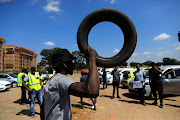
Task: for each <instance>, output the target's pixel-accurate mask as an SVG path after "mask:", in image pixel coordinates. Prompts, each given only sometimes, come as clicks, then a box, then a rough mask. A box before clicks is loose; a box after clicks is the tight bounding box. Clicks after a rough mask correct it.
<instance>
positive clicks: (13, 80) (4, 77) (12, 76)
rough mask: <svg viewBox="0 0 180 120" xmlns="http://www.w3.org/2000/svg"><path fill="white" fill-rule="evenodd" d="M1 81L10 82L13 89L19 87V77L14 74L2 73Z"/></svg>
mask: <svg viewBox="0 0 180 120" xmlns="http://www.w3.org/2000/svg"><path fill="white" fill-rule="evenodd" d="M0 80H4V81H9V82H10V83H11V86H12V87H17V75H16V74H14V73H0Z"/></svg>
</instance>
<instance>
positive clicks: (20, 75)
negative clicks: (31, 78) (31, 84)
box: [17, 69, 28, 104]
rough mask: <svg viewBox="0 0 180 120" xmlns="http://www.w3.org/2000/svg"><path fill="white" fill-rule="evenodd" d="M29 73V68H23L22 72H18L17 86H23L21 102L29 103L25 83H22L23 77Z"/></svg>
mask: <svg viewBox="0 0 180 120" xmlns="http://www.w3.org/2000/svg"><path fill="white" fill-rule="evenodd" d="M27 73H28V70H27V69H22V72H20V73H19V74H18V82H17V86H19V87H21V103H20V104H24V103H28V100H27V99H26V89H25V87H24V85H23V84H22V83H23V79H24V78H25V77H26V76H27Z"/></svg>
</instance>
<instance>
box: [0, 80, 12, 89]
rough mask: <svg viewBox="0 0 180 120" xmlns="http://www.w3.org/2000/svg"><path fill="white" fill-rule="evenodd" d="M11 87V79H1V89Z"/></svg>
mask: <svg viewBox="0 0 180 120" xmlns="http://www.w3.org/2000/svg"><path fill="white" fill-rule="evenodd" d="M9 88H11V83H10V82H9V81H4V80H0V91H4V90H6V89H9Z"/></svg>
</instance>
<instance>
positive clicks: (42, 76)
mask: <svg viewBox="0 0 180 120" xmlns="http://www.w3.org/2000/svg"><path fill="white" fill-rule="evenodd" d="M41 80H42V85H44V75H43V74H41Z"/></svg>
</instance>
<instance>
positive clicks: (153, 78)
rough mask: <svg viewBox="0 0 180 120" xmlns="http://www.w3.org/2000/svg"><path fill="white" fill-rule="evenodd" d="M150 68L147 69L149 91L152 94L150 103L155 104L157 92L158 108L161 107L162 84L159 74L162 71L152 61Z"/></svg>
mask: <svg viewBox="0 0 180 120" xmlns="http://www.w3.org/2000/svg"><path fill="white" fill-rule="evenodd" d="M151 66H152V68H151V69H150V70H149V81H150V87H151V91H152V93H153V96H154V102H153V103H152V105H157V94H156V92H158V95H159V99H160V106H159V107H160V108H163V86H162V79H161V77H160V74H162V71H161V70H160V69H159V68H157V67H156V64H155V63H154V62H152V63H151Z"/></svg>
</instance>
